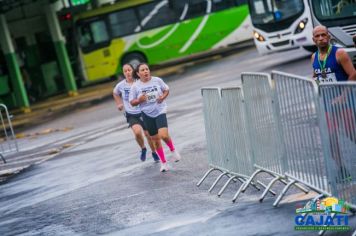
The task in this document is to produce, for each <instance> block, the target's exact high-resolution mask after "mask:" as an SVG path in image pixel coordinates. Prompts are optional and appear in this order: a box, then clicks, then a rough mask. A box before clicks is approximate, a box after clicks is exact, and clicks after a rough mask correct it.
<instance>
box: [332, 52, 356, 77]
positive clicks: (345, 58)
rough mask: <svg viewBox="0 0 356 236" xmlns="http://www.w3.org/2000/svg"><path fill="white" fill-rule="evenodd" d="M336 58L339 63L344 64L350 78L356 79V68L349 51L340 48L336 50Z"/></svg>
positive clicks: (343, 66)
mask: <svg viewBox="0 0 356 236" xmlns="http://www.w3.org/2000/svg"><path fill="white" fill-rule="evenodd" d="M336 59H337V61H338V63H339V64H340V65H341V66H342V68H343V69H344V71H345V72H346V74H347V75H348V76H349V77H348V80H350V81H356V70H355V68H354V65H353V64H352V61H351V58H350V57H349V55H348V54H347V52H346V51H345V50H344V49H342V48H339V49H338V50H337V51H336Z"/></svg>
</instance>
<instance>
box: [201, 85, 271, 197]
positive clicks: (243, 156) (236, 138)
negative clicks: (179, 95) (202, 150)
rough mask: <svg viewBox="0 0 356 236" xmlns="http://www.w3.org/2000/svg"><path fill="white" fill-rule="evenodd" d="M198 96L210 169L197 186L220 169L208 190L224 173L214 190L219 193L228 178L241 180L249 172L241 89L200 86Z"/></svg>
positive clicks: (250, 164) (249, 164) (245, 177)
mask: <svg viewBox="0 0 356 236" xmlns="http://www.w3.org/2000/svg"><path fill="white" fill-rule="evenodd" d="M202 97H203V111H204V121H205V132H206V140H207V147H208V162H209V165H210V167H211V168H210V169H209V170H208V171H207V172H206V173H205V175H204V176H203V177H202V179H201V180H200V181H199V182H198V184H197V186H200V185H201V184H202V182H203V181H204V180H205V179H206V177H207V176H208V175H209V174H210V173H211V172H213V171H215V170H217V171H220V172H221V174H220V175H219V176H218V177H217V178H216V180H215V181H214V183H213V184H212V186H211V187H210V189H209V192H211V191H212V190H213V188H214V187H215V186H216V184H217V183H218V182H219V181H220V179H221V178H222V177H223V176H228V177H229V179H228V181H227V182H226V183H225V185H224V186H223V187H222V188H221V190H220V191H219V193H218V196H220V195H221V194H222V193H223V191H224V190H225V189H226V187H227V186H228V184H229V183H230V182H231V181H240V182H241V183H244V182H245V181H246V180H247V179H248V178H249V176H250V175H251V174H252V172H253V169H252V160H251V152H250V146H249V141H248V140H249V139H248V138H247V135H248V132H247V129H246V125H245V122H246V120H245V116H244V106H243V98H242V91H241V88H239V87H236V88H224V89H219V88H203V89H202ZM227 114H234V115H233V116H230V115H227ZM231 131H234V132H231ZM257 183H258V184H260V185H261V186H263V187H265V186H264V185H263V184H262V183H260V182H258V181H257V182H252V186H254V187H255V188H256V189H258V190H260V188H259V186H258V185H257ZM242 186H243V185H241V187H242Z"/></svg>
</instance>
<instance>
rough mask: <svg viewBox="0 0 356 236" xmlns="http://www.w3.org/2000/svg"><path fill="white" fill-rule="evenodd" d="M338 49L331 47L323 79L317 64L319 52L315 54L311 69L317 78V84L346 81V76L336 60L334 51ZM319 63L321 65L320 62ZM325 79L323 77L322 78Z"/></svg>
mask: <svg viewBox="0 0 356 236" xmlns="http://www.w3.org/2000/svg"><path fill="white" fill-rule="evenodd" d="M337 49H338V47H336V46H332V48H331V51H330V54H329V56H328V58H327V60H326V64H325V68H324V70H325V75H326V78H323V76H322V71H321V68H320V64H319V62H318V57H319V52H316V53H315V56H314V62H313V69H314V73H315V75H316V76H317V79H318V81H319V82H321V83H322V82H336V81H347V79H348V75H347V74H346V72H345V71H344V69H343V68H342V66H341V65H340V64H339V63H338V62H337V60H336V51H337ZM320 63H323V62H322V61H320ZM324 77H325V76H324Z"/></svg>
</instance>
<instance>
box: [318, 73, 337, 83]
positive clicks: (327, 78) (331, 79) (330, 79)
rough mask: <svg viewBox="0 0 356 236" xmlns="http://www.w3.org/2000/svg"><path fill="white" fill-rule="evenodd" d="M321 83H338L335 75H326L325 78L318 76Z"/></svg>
mask: <svg viewBox="0 0 356 236" xmlns="http://www.w3.org/2000/svg"><path fill="white" fill-rule="evenodd" d="M318 82H319V83H321V84H322V83H326V82H337V80H336V76H335V73H329V74H326V75H325V78H323V77H322V76H318Z"/></svg>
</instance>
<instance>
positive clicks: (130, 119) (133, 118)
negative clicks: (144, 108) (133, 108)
mask: <svg viewBox="0 0 356 236" xmlns="http://www.w3.org/2000/svg"><path fill="white" fill-rule="evenodd" d="M126 121H127V123H128V124H129V128H131V127H132V126H133V125H141V127H142V129H143V130H147V129H146V126H145V124H144V122H143V120H142V116H141V113H140V114H130V113H127V112H126Z"/></svg>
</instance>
